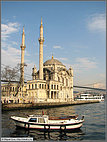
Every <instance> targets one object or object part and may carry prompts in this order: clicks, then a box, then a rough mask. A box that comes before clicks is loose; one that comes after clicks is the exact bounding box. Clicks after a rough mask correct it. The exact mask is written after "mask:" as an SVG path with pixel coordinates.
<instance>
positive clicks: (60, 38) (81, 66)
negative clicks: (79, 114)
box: [1, 1, 106, 87]
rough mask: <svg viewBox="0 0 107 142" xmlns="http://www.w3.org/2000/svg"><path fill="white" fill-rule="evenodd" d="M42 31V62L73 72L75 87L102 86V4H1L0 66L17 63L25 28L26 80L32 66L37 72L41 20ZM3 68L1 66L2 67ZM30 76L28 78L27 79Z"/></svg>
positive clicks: (103, 33)
mask: <svg viewBox="0 0 107 142" xmlns="http://www.w3.org/2000/svg"><path fill="white" fill-rule="evenodd" d="M41 16H42V19H43V27H44V39H45V42H44V59H43V60H44V62H45V61H46V60H48V59H51V57H52V53H53V55H54V58H56V59H58V60H60V61H61V62H62V63H63V64H64V65H66V67H67V69H68V68H69V67H70V66H72V68H73V70H74V85H86V84H92V83H97V84H96V86H95V87H104V86H105V78H106V77H105V75H106V71H105V70H106V69H105V66H106V37H105V35H106V26H105V23H106V19H105V17H106V16H105V2H103V1H100V2H99V1H90V2H85V1H80V2H78V1H75V2H74V1H68V2H66V1H62V2H61V1H59V2H55V1H54V2H51V1H50V2H49V1H45V2H38V1H34V2H32V1H26V2H15V1H14V2H2V3H1V41H2V44H1V46H2V49H1V54H2V58H1V63H2V64H4V65H10V66H11V67H14V66H15V65H16V64H17V63H20V56H21V53H20V45H21V38H22V28H23V26H25V36H26V37H25V43H26V49H25V63H26V64H27V67H26V69H25V77H26V78H27V77H28V79H29V77H30V76H31V72H32V67H33V66H34V64H35V65H36V67H37V69H38V68H39V66H38V63H39V42H38V38H39V28H40V19H41ZM2 67H3V66H2ZM28 75H29V76H28Z"/></svg>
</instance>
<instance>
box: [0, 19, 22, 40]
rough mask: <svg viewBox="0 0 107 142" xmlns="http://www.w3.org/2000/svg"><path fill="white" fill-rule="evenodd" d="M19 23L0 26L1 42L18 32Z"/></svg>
mask: <svg viewBox="0 0 107 142" xmlns="http://www.w3.org/2000/svg"><path fill="white" fill-rule="evenodd" d="M19 26H20V24H19V23H17V22H16V23H11V22H10V23H7V24H1V40H6V39H7V38H8V37H9V36H10V34H12V33H15V32H18V31H19Z"/></svg>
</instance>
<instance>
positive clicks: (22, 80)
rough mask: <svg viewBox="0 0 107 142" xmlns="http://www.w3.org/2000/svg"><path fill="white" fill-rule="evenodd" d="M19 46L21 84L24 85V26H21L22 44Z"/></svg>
mask: <svg viewBox="0 0 107 142" xmlns="http://www.w3.org/2000/svg"><path fill="white" fill-rule="evenodd" d="M20 48H21V83H22V85H24V52H25V48H26V46H25V32H24V27H23V32H22V44H21V46H20Z"/></svg>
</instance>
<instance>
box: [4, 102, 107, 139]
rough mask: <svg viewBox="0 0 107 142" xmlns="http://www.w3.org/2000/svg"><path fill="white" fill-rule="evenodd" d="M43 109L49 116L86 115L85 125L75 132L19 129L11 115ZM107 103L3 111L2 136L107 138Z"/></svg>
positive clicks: (33, 112)
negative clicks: (106, 131) (106, 130)
mask: <svg viewBox="0 0 107 142" xmlns="http://www.w3.org/2000/svg"><path fill="white" fill-rule="evenodd" d="M42 110H43V111H44V113H45V114H48V115H49V116H64V115H72V114H78V115H79V118H81V117H82V115H84V116H85V122H84V124H83V127H82V128H81V129H80V130H78V131H74V132H69V133H68V132H67V133H66V134H64V133H63V134H61V133H59V132H50V134H48V133H46V134H44V132H39V131H36V130H30V131H29V132H28V131H26V130H24V129H17V128H16V127H15V125H14V122H13V121H12V120H11V119H10V116H12V115H15V116H24V117H25V116H27V115H31V114H41V113H42ZM105 112H106V111H105V103H104V102H101V103H93V104H84V105H74V106H67V107H58V108H48V109H27V110H15V111H5V112H3V113H2V137H33V139H34V140H37V141H40V140H43V141H52V140H55V141H56V140H59V141H60V140H64V141H73V140H105V121H106V118H105V117H106V115H105Z"/></svg>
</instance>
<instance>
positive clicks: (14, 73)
mask: <svg viewBox="0 0 107 142" xmlns="http://www.w3.org/2000/svg"><path fill="white" fill-rule="evenodd" d="M19 71H20V64H17V66H16V67H14V68H10V67H9V66H6V67H5V68H4V69H2V71H1V79H2V80H6V81H7V82H8V83H7V85H6V87H7V93H8V94H10V93H11V85H12V83H11V81H13V80H14V81H16V80H18V81H19V79H20V74H18V72H19Z"/></svg>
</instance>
